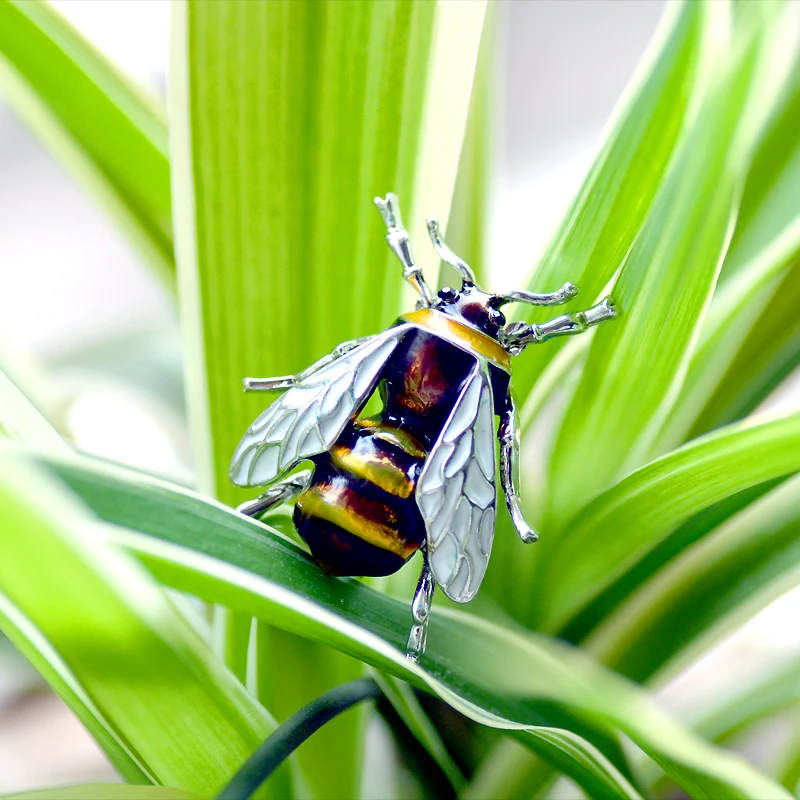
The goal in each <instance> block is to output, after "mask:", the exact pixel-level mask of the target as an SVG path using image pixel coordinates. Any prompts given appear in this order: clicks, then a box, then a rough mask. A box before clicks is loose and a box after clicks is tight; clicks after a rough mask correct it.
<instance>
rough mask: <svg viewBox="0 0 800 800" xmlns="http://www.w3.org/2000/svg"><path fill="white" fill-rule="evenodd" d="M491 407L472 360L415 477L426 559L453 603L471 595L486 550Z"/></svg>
mask: <svg viewBox="0 0 800 800" xmlns="http://www.w3.org/2000/svg"><path fill="white" fill-rule="evenodd" d="M493 408H494V403H493V400H492V385H491V382H490V379H489V374H488V371H487V368H486V366H485V365H483V364H480V363H476V364H475V368H474V370H473V371H472V373H471V374H470V376H469V378H468V379H467V381H466V383H465V384H464V387H463V389H462V390H461V394H460V395H459V398H458V400H457V401H456V404H455V406H454V407H453V410H452V412H451V414H450V417H449V419H448V420H447V422H446V423H445V424H444V428H443V429H442V432H441V435H440V436H439V439H438V441H437V442H436V443H435V444H434V445H433V448H432V449H431V452H430V453H429V455H428V458H427V459H426V461H425V466H424V467H423V468H422V472H421V473H420V476H419V480H418V481H417V487H416V498H417V506H418V507H419V510H420V513H421V514H422V519H423V520H424V522H425V530H426V534H427V546H428V553H427V556H428V563H429V564H430V568H431V572H432V573H433V577H434V579H435V580H436V582H437V583H438V584H439V585H440V586H441V587H442V590H443V591H444V593H445V594H446V595H447V596H448V597H449V598H450V599H451V600H454V601H455V602H456V603H466V602H468V601H469V600H471V599H472V598H473V597H474V596H475V592H477V591H478V587H479V586H480V584H481V581H482V580H483V576H484V573H485V572H486V566H487V564H488V563H489V554H490V553H491V550H492V540H493V539H494V522H495V502H496V498H497V488H496V485H495V462H496V458H497V454H496V446H497V445H496V438H495V435H494V422H493Z"/></svg>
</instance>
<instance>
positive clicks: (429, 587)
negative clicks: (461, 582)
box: [406, 553, 436, 664]
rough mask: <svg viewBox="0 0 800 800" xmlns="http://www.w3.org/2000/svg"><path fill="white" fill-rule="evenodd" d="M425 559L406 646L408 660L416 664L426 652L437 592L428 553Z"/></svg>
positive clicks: (412, 602) (415, 595)
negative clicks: (412, 622) (430, 618)
mask: <svg viewBox="0 0 800 800" xmlns="http://www.w3.org/2000/svg"><path fill="white" fill-rule="evenodd" d="M423 558H424V559H425V560H424V562H423V564H422V573H421V574H420V576H419V582H418V583H417V591H416V592H414V599H413V600H412V601H411V616H412V617H413V618H414V624H413V625H412V626H411V632H410V633H409V634H408V644H407V645H406V658H407V659H408V660H409V661H411V662H413V663H415V664H416V663H417V661H419V657H420V656H421V655H422V654H423V653H424V652H425V644H426V642H427V640H428V617H429V615H430V613H431V604H432V603H433V593H434V591H435V590H436V581H434V579H433V574H432V573H431V569H430V567H429V566H428V556H427V554H426V553H423Z"/></svg>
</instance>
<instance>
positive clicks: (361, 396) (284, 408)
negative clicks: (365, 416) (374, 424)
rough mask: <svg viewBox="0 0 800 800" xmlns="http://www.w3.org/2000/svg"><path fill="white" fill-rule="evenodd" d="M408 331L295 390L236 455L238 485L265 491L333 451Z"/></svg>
mask: <svg viewBox="0 0 800 800" xmlns="http://www.w3.org/2000/svg"><path fill="white" fill-rule="evenodd" d="M408 328H409V326H408V325H401V326H398V327H396V328H390V329H389V330H388V331H384V332H383V333H379V334H378V335H377V336H373V337H371V338H370V339H368V340H367V341H366V342H364V344H361V345H359V346H358V347H356V348H354V349H353V350H351V351H350V352H348V353H346V354H345V355H343V356H342V357H341V358H338V359H336V361H334V362H332V363H331V364H328V365H327V366H325V367H322V368H321V369H319V370H317V371H316V372H314V373H312V374H311V375H309V376H308V377H307V378H305V379H304V380H302V381H301V382H300V383H298V384H297V385H296V386H293V387H292V388H291V389H289V390H288V391H287V392H286V393H285V394H283V395H282V396H281V397H279V398H278V399H277V400H276V401H275V402H274V403H273V404H272V405H271V406H269V408H267V409H266V411H264V412H263V413H262V414H261V415H260V416H259V417H258V418H257V419H256V421H255V422H254V423H253V424H252V425H251V426H250V427H249V428H248V430H247V433H245V435H244V437H243V438H242V441H241V442H240V443H239V446H238V447H237V448H236V451H235V452H234V454H233V458H232V460H231V466H230V470H229V473H228V474H229V476H230V479H231V481H232V482H233V483H234V484H236V486H265V485H266V484H269V483H272V482H273V481H274V480H275V479H276V478H279V477H280V476H281V475H283V474H284V473H285V472H288V471H289V470H290V469H292V467H294V466H295V465H296V464H298V463H299V462H300V461H302V460H303V459H305V458H311V457H312V456H315V455H319V454H320V453H324V452H325V451H326V450H329V449H330V447H331V446H332V445H333V443H334V442H335V441H336V439H337V438H338V437H339V435H340V434H341V432H342V431H343V430H344V427H345V425H346V424H347V421H348V420H349V419H351V418H352V417H353V416H355V415H356V414H357V413H358V412H359V410H360V409H361V406H362V405H363V404H364V403H365V402H366V401H367V399H368V398H369V396H370V395H371V394H372V392H373V390H374V389H375V386H376V384H377V383H378V380H379V379H380V375H381V371H382V370H383V366H384V364H385V363H386V361H387V360H388V359H389V356H391V354H392V353H393V352H394V349H395V347H396V346H397V343H398V342H399V341H400V339H401V338H402V337H403V335H404V334H405V333H406V332H407V330H408Z"/></svg>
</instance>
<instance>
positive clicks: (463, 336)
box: [230, 194, 615, 661]
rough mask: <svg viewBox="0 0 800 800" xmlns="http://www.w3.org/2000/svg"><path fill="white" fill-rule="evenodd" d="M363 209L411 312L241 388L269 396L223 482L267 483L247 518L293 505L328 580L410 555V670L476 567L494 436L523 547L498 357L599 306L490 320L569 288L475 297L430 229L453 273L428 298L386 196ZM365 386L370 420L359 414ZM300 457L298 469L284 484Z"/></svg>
mask: <svg viewBox="0 0 800 800" xmlns="http://www.w3.org/2000/svg"><path fill="white" fill-rule="evenodd" d="M375 204H376V206H377V207H378V210H379V211H380V213H381V216H382V217H383V220H384V222H385V223H386V227H387V228H388V231H389V232H388V234H387V236H386V241H387V242H388V244H389V247H390V248H391V250H392V251H393V252H394V254H395V255H396V256H397V258H398V259H399V260H400V262H401V263H402V265H403V277H404V278H405V280H407V281H408V282H409V283H410V284H411V285H412V286H413V287H414V289H415V290H416V291H417V292H418V293H419V295H420V299H419V301H418V303H417V307H416V310H415V311H413V312H411V313H409V314H404V315H403V316H402V317H400V319H399V320H398V321H397V323H396V324H395V325H394V327H391V328H389V329H388V330H386V331H384V332H383V333H379V334H377V335H375V336H368V337H366V338H363V339H356V340H354V341H351V342H346V343H344V344H341V345H339V346H338V347H337V348H336V349H335V350H334V351H333V352H332V353H331V354H330V355H327V356H325V357H324V358H322V359H321V360H320V361H318V362H317V363H316V364H314V365H313V366H311V367H309V368H308V369H306V370H305V371H304V372H301V373H300V374H299V375H292V376H287V377H280V378H245V379H244V388H245V390H246V391H276V390H285V393H284V394H283V395H282V396H281V397H280V398H278V399H277V400H276V401H275V402H274V403H272V405H270V406H269V407H268V408H267V409H266V411H264V412H263V413H262V414H261V415H260V416H259V417H258V418H257V419H256V421H255V422H254V423H253V424H252V425H251V426H250V428H249V429H248V431H247V433H245V435H244V437H243V438H242V441H241V442H240V444H239V446H238V447H237V448H236V451H235V453H234V455H233V459H232V461H231V467H230V478H231V481H233V483H234V484H236V485H237V486H253V487H268V488H267V489H266V491H264V492H263V494H261V495H260V496H259V497H258V498H256V499H255V500H252V501H250V502H247V503H244V504H243V505H242V506H240V507H239V510H240V511H241V512H242V513H243V514H246V515H248V516H252V517H258V516H260V515H262V514H263V513H264V512H265V511H267V510H268V509H269V508H271V507H273V506H275V505H277V504H278V503H283V502H287V501H290V500H295V506H294V516H293V519H294V524H295V527H296V528H297V531H298V533H299V534H300V536H301V537H302V538H303V540H304V541H305V542H306V544H307V545H308V547H309V548H310V550H311V553H312V555H313V556H314V557H315V558H316V560H317V561H318V562H319V563H320V564H321V565H322V566H323V567H325V568H326V569H327V570H328V571H329V572H331V573H333V574H335V575H359V576H381V575H391V574H392V573H394V572H396V571H397V570H399V569H400V568H401V567H402V566H403V565H404V564H405V563H406V561H408V560H409V559H410V558H411V556H412V555H413V554H414V553H416V552H417V551H418V550H420V551H422V556H423V565H422V574H421V576H420V579H419V583H418V585H417V590H416V593H415V595H414V599H413V602H412V604H411V613H412V617H413V624H412V627H411V633H410V635H409V638H408V646H407V653H408V658H409V659H411V660H412V661H416V660H417V659H418V658H419V656H420V655H421V654H422V653H423V652H424V650H425V641H426V636H427V625H428V616H429V613H430V607H431V603H432V601H433V594H434V590H435V588H436V585H437V584H438V585H439V586H440V587H441V588H442V591H443V592H444V593H445V594H446V595H447V596H448V597H449V598H450V599H451V600H454V601H455V602H457V603H466V602H468V601H470V600H472V598H473V597H474V596H475V593H476V592H477V591H478V587H479V586H480V584H481V581H482V580H483V576H484V573H485V572H486V566H487V564H488V561H489V554H490V552H491V549H492V540H493V538H494V529H495V506H496V498H497V486H496V481H497V446H496V443H495V442H496V441H497V442H499V445H500V464H499V467H500V468H499V473H500V483H501V485H502V487H503V492H504V494H505V498H506V504H507V506H508V510H509V512H510V514H511V519H512V521H513V523H514V526H515V528H516V530H517V532H518V533H519V535H520V538H521V539H522V541H523V542H534V541H536V539H537V538H538V536H537V534H536V533H535V532H534V531H533V529H532V528H531V527H530V526H529V525H528V524H527V523H526V522H525V519H524V517H523V514H522V507H521V504H520V499H519V493H518V489H517V483H518V461H519V429H518V422H517V415H516V410H515V408H514V401H513V398H512V394H511V390H510V378H511V357H512V356H516V355H519V354H520V353H521V352H522V351H523V350H524V349H525V348H526V347H527V346H528V345H529V344H538V343H540V342H544V341H546V340H548V339H551V338H553V337H555V336H571V335H573V334H579V333H583V332H584V331H586V330H587V329H588V328H590V327H591V326H593V325H597V324H598V323H600V322H604V321H605V320H610V319H613V318H614V316H615V312H614V307H613V304H612V302H611V300H610V299H609V298H606V299H605V300H603V301H602V302H601V303H599V304H597V305H595V306H593V307H592V308H590V309H588V310H587V311H578V312H576V313H573V314H564V315H563V316H560V317H556V318H555V319H553V320H551V321H550V322H546V323H544V324H542V325H529V324H527V323H524V322H512V323H510V324H506V319H505V317H504V316H503V313H502V312H501V311H500V308H501V307H502V306H503V305H505V304H506V303H513V302H517V303H530V304H532V305H537V306H552V305H559V304H561V303H566V302H567V301H569V300H571V299H572V298H573V297H575V296H576V295H577V293H578V289H577V287H575V286H574V285H572V284H571V283H566V284H564V286H562V287H561V288H560V289H559V290H558V291H556V292H552V293H549V294H536V293H533V292H527V291H513V292H510V293H508V294H499V295H498V294H489V293H487V292H484V291H483V290H482V289H480V287H478V285H477V283H476V281H475V275H474V274H473V272H472V270H471V268H470V267H469V266H468V265H467V264H466V263H465V262H464V261H463V260H462V259H460V258H459V257H458V256H456V255H455V253H453V251H452V250H450V248H449V247H448V246H447V245H446V244H445V243H444V241H442V239H441V237H440V235H439V226H438V223H437V221H436V220H434V219H430V220H428V223H427V224H428V232H429V233H430V238H431V241H432V242H433V246H434V248H435V249H436V252H437V253H438V255H439V257H440V258H441V259H442V260H443V261H445V262H446V263H448V264H450V265H451V266H452V267H453V268H454V269H455V270H456V271H457V272H458V274H459V275H460V277H461V288H460V289H459V290H455V289H450V288H445V289H442V290H441V291H440V292H439V294H438V296H434V295H433V294H432V293H431V290H430V288H429V287H428V285H427V283H426V282H425V278H424V277H423V275H422V271H421V269H420V267H419V266H418V265H417V264H415V262H414V259H413V256H412V255H411V247H410V244H409V239H408V233H407V231H406V230H405V228H404V227H403V223H402V220H401V218H400V211H399V208H398V202H397V197H396V196H395V195H393V194H388V195H387V196H386V198H385V199H381V198H376V199H375ZM378 386H380V393H381V398H382V401H383V410H382V411H381V412H380V413H379V414H378V415H376V416H374V417H368V418H362V417H360V416H359V415H360V413H361V411H362V409H363V408H364V406H365V404H366V403H367V401H368V400H369V398H370V397H371V396H372V394H373V393H374V392H375V389H376V387H378ZM495 416H498V417H499V418H500V423H499V427H498V429H497V434H496V435H495V424H494V417H495ZM305 460H308V461H310V462H311V464H312V465H313V467H312V468H311V469H307V470H304V471H301V472H295V473H293V474H291V475H288V473H289V472H290V471H291V470H293V469H294V468H295V467H296V466H297V465H298V464H299V463H300V462H301V461H305Z"/></svg>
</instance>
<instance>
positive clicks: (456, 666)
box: [50, 461, 788, 798]
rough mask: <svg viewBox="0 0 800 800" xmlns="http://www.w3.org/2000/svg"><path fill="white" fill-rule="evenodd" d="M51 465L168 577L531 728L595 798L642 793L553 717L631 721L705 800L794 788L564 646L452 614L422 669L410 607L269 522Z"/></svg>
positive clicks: (477, 710) (470, 709)
mask: <svg viewBox="0 0 800 800" xmlns="http://www.w3.org/2000/svg"><path fill="white" fill-rule="evenodd" d="M50 463H51V468H53V469H55V470H56V471H57V473H58V474H59V475H60V476H61V477H62V478H63V479H65V480H67V482H68V483H69V484H70V485H71V486H72V487H73V488H74V489H75V490H77V491H78V493H79V494H80V495H81V496H82V497H83V498H84V499H85V500H86V501H87V502H89V503H90V505H92V506H93V507H94V508H95V510H96V511H97V512H98V513H99V514H100V515H101V516H102V517H104V518H105V519H106V520H108V521H114V522H115V523H117V524H119V523H121V522H123V521H124V524H126V525H128V526H132V527H133V528H136V529H138V530H141V531H147V535H143V534H141V533H135V532H133V531H131V530H124V529H122V528H119V527H112V528H109V529H108V535H109V536H110V537H111V538H112V539H113V540H114V541H116V542H118V543H120V544H124V545H125V546H126V547H129V548H130V549H132V550H133V551H134V552H136V553H137V554H138V555H139V556H140V558H142V559H144V560H145V562H146V563H147V564H148V566H149V567H150V568H151V569H152V570H153V571H154V572H155V573H156V574H157V575H158V577H159V578H160V579H161V580H162V581H164V582H166V583H167V584H168V585H172V586H174V587H175V588H179V589H181V590H183V591H188V592H190V593H195V594H197V595H199V596H200V597H202V598H204V599H205V600H208V601H213V602H222V603H225V604H226V605H228V606H229V607H231V608H235V609H238V610H240V611H245V612H247V613H251V614H254V615H256V616H259V617H261V618H264V619H269V621H270V623H271V624H273V625H277V626H279V627H283V628H286V629H287V630H291V631H293V632H295V633H298V634H300V635H302V636H307V637H309V638H312V639H315V640H317V641H323V642H326V643H328V644H331V645H333V646H335V647H337V648H341V649H342V650H344V651H345V652H347V653H350V654H351V655H354V656H356V657H357V658H360V659H362V660H364V661H366V662H368V663H370V664H372V665H373V666H376V667H378V668H379V669H383V670H385V671H387V672H389V673H391V674H393V675H397V676H398V677H402V678H404V679H406V680H409V681H410V682H412V683H414V684H416V685H423V686H427V687H428V688H430V689H431V690H433V691H435V692H436V693H437V694H439V695H440V696H442V697H443V698H444V699H446V700H447V701H448V702H449V703H450V704H451V705H453V706H454V707H455V708H457V709H458V710H460V711H461V712H462V713H464V714H466V715H467V716H470V717H471V718H473V719H475V720H476V721H478V722H481V723H483V724H487V725H491V726H494V727H501V728H508V729H517V730H519V731H520V734H519V735H520V736H522V737H523V739H524V740H525V741H526V742H528V744H529V746H532V747H534V748H536V749H537V751H538V752H540V753H541V754H542V755H544V756H545V757H546V758H553V753H552V751H551V748H553V747H555V748H557V749H558V751H559V753H560V754H561V758H563V759H564V763H560V764H559V769H563V770H564V771H568V774H570V775H571V776H572V777H574V778H575V779H576V780H578V781H580V782H581V783H582V785H583V786H584V788H586V789H587V790H588V791H589V793H590V795H591V796H597V797H606V796H635V792H633V791H632V789H631V787H630V785H629V784H627V782H626V781H625V780H624V778H622V776H621V775H620V774H619V773H618V772H616V770H614V768H613V767H612V766H611V764H610V763H609V762H608V761H607V760H605V759H604V758H603V757H602V756H601V755H600V753H599V752H598V751H597V750H595V749H594V748H592V747H591V746H588V747H587V745H586V743H583V742H582V740H581V738H580V737H579V736H576V735H575V734H574V733H571V734H567V735H566V736H567V738H565V734H563V733H559V732H555V733H554V732H552V731H551V730H547V729H546V730H542V727H545V728H547V727H549V726H547V724H546V722H545V720H546V719H548V717H549V718H552V717H553V715H555V717H556V718H558V717H560V718H561V719H572V720H573V722H578V721H580V720H581V718H584V717H585V720H586V721H587V722H588V720H589V718H592V719H594V720H595V721H596V724H599V725H600V726H608V729H609V731H611V730H614V729H616V728H618V729H620V730H622V731H624V732H625V733H626V734H627V735H629V736H630V737H631V738H632V739H633V740H634V741H635V742H636V743H637V744H638V745H639V746H640V747H642V748H643V749H644V750H645V751H646V752H647V753H649V754H650V755H651V756H652V757H653V758H655V759H656V760H657V761H658V763H659V764H660V765H661V766H662V767H663V768H664V769H665V770H666V771H667V772H668V773H669V774H670V775H672V776H673V777H674V778H675V780H677V781H678V782H679V783H680V784H681V785H682V786H683V787H684V788H685V789H686V790H687V791H689V792H690V793H691V794H692V796H694V797H714V798H717V797H788V795H787V794H786V793H785V792H783V791H782V790H781V789H780V787H778V786H776V785H775V784H774V783H772V782H771V781H770V780H768V779H766V778H764V777H762V776H760V775H758V773H756V772H755V771H754V770H753V769H752V768H751V767H749V766H747V765H746V764H745V763H744V762H743V761H741V760H740V759H738V758H736V757H734V756H731V755H727V754H724V753H723V752H722V751H719V750H716V749H714V748H712V747H710V746H709V745H707V744H705V743H704V742H703V741H702V740H701V739H699V738H696V737H695V736H694V735H693V734H691V733H690V732H688V731H685V730H683V729H681V728H680V726H678V725H676V723H675V722H674V721H672V720H671V719H670V718H669V717H668V716H666V715H665V714H664V713H663V712H661V711H660V710H659V709H658V708H657V707H656V706H654V705H653V704H652V703H651V702H650V701H649V700H648V698H647V696H646V695H645V694H644V693H643V692H641V691H640V690H639V689H637V688H636V687H635V686H634V685H633V684H629V683H627V682H626V681H624V680H622V679H620V678H618V677H616V676H614V675H613V674H612V673H609V672H607V671H605V670H603V669H602V668H601V667H599V666H598V665H596V664H594V663H593V662H591V661H590V660H588V659H586V658H585V657H584V656H583V655H582V654H580V653H579V652H578V651H575V650H572V649H570V648H568V647H566V646H565V645H559V644H558V643H556V642H554V641H551V640H548V639H546V638H545V637H541V636H532V635H527V634H526V633H525V632H523V631H514V630H511V629H507V628H504V627H502V626H498V625H496V624H492V623H488V622H484V621H482V620H479V619H477V618H474V617H470V616H467V615H464V614H462V613H455V612H444V611H441V610H440V611H439V612H438V613H434V616H433V619H432V620H431V630H430V641H429V649H428V652H427V653H426V656H425V660H424V662H423V664H422V666H415V665H413V664H411V663H410V662H408V660H407V659H406V658H405V655H404V652H403V645H404V642H405V637H406V632H407V625H408V608H407V606H405V605H404V604H402V603H399V602H398V601H395V600H392V599H391V598H389V597H386V596H384V595H381V594H378V593H376V592H374V591H373V590H371V589H369V588H368V587H366V586H364V585H363V584H360V583H358V582H357V581H353V580H348V579H337V578H331V577H328V576H326V575H325V574H324V573H323V572H322V571H321V570H320V569H319V568H318V567H317V566H316V565H315V564H314V563H313V562H312V561H311V560H310V559H309V558H308V557H307V556H306V555H305V554H304V553H303V552H302V551H300V550H299V549H298V548H296V547H295V546H294V545H292V544H291V543H289V542H288V541H287V540H285V539H284V538H283V537H281V536H279V535H277V534H274V533H272V532H271V531H269V529H267V528H265V527H264V526H259V525H257V524H255V523H252V522H250V521H248V520H246V519H244V518H242V517H241V516H239V515H236V514H233V513H229V512H227V511H226V510H225V509H224V508H222V507H220V506H217V505H214V504H210V503H208V502H207V501H204V500H202V499H201V498H199V497H197V496H194V495H192V494H190V493H188V492H179V491H175V490H171V489H169V488H168V487H167V486H165V485H163V484H157V483H155V482H153V481H149V480H145V479H141V478H140V479H135V480H134V479H129V480H125V479H123V478H122V476H121V473H120V472H118V471H115V472H114V473H112V472H110V471H108V470H103V471H100V470H97V469H93V470H86V469H85V468H84V467H81V466H79V464H78V462H75V461H73V462H70V463H67V462H61V463H56V462H50ZM543 722H544V723H545V724H544V726H543ZM582 724H585V723H582ZM559 727H563V726H559ZM523 731H527V734H524V733H523ZM567 762H568V763H567ZM568 767H569V769H568ZM612 790H613V791H612Z"/></svg>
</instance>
